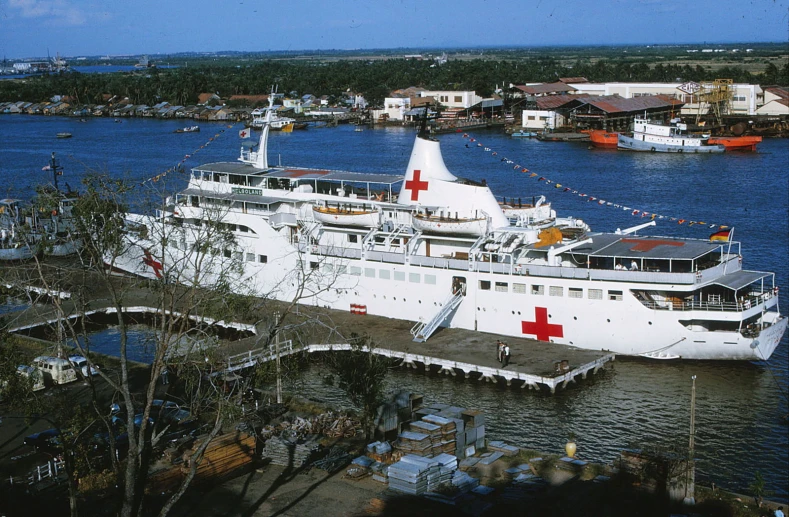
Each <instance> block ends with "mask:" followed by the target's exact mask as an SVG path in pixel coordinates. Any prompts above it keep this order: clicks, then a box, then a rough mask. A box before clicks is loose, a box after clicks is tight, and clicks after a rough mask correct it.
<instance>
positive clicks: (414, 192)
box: [405, 169, 427, 201]
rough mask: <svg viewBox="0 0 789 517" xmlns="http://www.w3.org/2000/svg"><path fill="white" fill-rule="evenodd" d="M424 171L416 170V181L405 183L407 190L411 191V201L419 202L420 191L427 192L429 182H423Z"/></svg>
mask: <svg viewBox="0 0 789 517" xmlns="http://www.w3.org/2000/svg"><path fill="white" fill-rule="evenodd" d="M421 176H422V171H420V170H419V169H414V179H412V180H408V181H406V182H405V188H406V190H410V191H411V201H419V191H420V190H427V182H426V181H421V179H420V177H421Z"/></svg>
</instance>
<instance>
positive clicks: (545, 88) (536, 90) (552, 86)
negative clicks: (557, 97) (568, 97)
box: [515, 83, 575, 95]
mask: <svg viewBox="0 0 789 517" xmlns="http://www.w3.org/2000/svg"><path fill="white" fill-rule="evenodd" d="M515 88H517V89H519V90H521V91H522V92H524V93H528V94H530V95H539V94H545V93H555V92H574V91H575V88H573V87H572V86H570V85H569V84H564V83H544V84H533V85H530V86H525V85H516V86H515Z"/></svg>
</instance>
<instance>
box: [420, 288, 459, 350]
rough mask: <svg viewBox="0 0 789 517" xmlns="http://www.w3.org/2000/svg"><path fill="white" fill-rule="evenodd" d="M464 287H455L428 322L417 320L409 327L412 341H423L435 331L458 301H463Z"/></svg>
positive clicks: (455, 307)
mask: <svg viewBox="0 0 789 517" xmlns="http://www.w3.org/2000/svg"><path fill="white" fill-rule="evenodd" d="M464 294H465V293H464V289H457V290H456V291H455V293H453V294H451V295H449V298H447V299H446V301H445V302H444V304H443V305H442V306H441V309H440V310H439V311H438V312H437V313H436V315H435V316H433V319H431V320H430V321H428V322H424V321H421V320H420V321H418V322H417V323H416V325H414V326H413V327H412V328H411V335H412V336H414V341H415V342H417V343H424V342H425V341H427V339H428V338H429V337H430V336H431V335H432V334H433V332H435V331H436V329H437V328H438V327H439V326H440V325H441V324H442V323H444V320H446V319H447V318H448V317H449V315H450V314H451V313H452V312H453V311H454V310H455V309H457V306H458V305H460V302H462V301H463V295H464Z"/></svg>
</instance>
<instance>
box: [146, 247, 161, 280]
mask: <svg viewBox="0 0 789 517" xmlns="http://www.w3.org/2000/svg"><path fill="white" fill-rule="evenodd" d="M143 252H144V253H145V258H143V259H142V263H143V264H145V265H146V266H151V267H152V268H153V274H155V275H156V278H162V269H163V267H162V263H161V262H159V261H158V260H156V259H155V258H153V255H151V252H150V251H148V250H143Z"/></svg>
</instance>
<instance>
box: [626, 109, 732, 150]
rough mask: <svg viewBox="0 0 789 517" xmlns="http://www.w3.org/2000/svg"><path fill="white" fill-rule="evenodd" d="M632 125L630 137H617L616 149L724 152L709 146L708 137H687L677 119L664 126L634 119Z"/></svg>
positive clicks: (638, 118) (641, 119) (683, 125)
mask: <svg viewBox="0 0 789 517" xmlns="http://www.w3.org/2000/svg"><path fill="white" fill-rule="evenodd" d="M633 124H634V126H633V136H632V137H630V136H626V135H623V134H620V135H619V136H618V137H617V148H618V149H622V150H625V151H646V152H653V153H722V152H723V151H725V150H726V148H725V147H724V146H723V145H720V144H710V143H709V138H710V137H709V135H706V136H701V137H698V136H692V135H689V134H688V133H687V130H688V126H687V124H683V123H682V122H681V121H680V119H678V118H674V119H671V122H670V123H669V125H665V124H662V123H660V122H653V121H650V120H648V119H646V118H644V117H636V118H635V120H634V122H633Z"/></svg>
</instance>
